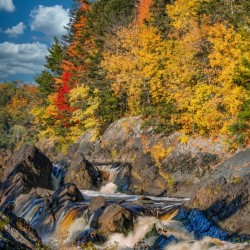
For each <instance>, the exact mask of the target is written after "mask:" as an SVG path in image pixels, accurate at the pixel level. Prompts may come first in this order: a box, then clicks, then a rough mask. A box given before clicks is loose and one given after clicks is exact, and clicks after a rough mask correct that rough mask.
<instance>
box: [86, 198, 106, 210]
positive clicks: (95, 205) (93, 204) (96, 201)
mask: <svg viewBox="0 0 250 250" xmlns="http://www.w3.org/2000/svg"><path fill="white" fill-rule="evenodd" d="M105 205H106V199H105V198H104V197H103V196H101V195H99V196H97V197H95V198H93V199H91V200H90V203H89V206H88V213H89V214H92V213H94V212H95V211H96V210H97V209H99V208H103V207H104V206H105Z"/></svg>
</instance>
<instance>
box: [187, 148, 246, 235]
mask: <svg viewBox="0 0 250 250" xmlns="http://www.w3.org/2000/svg"><path fill="white" fill-rule="evenodd" d="M186 207H187V208H188V209H192V208H196V209H199V210H202V211H204V212H205V214H206V216H207V217H208V218H210V219H211V220H212V221H213V222H214V223H216V224H217V225H219V226H220V227H221V228H223V229H224V230H226V231H229V232H237V234H246V235H250V217H249V214H250V149H246V150H244V151H241V152H239V153H236V154H235V155H234V156H232V157H231V158H229V159H227V160H226V161H225V162H224V163H223V164H221V165H219V166H218V167H217V168H216V169H215V170H214V171H213V172H212V173H211V174H210V175H209V176H207V177H206V176H205V177H204V178H203V180H202V185H200V187H199V189H198V190H197V191H196V193H195V194H194V195H193V197H192V199H191V200H190V202H188V203H187V204H186Z"/></svg>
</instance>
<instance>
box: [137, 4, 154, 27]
mask: <svg viewBox="0 0 250 250" xmlns="http://www.w3.org/2000/svg"><path fill="white" fill-rule="evenodd" d="M152 3H153V0H140V3H139V4H138V7H137V8H138V17H137V20H138V23H139V24H142V23H143V22H144V20H147V19H148V18H149V17H150V6H151V4H152Z"/></svg>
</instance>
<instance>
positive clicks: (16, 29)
mask: <svg viewBox="0 0 250 250" xmlns="http://www.w3.org/2000/svg"><path fill="white" fill-rule="evenodd" d="M25 28H26V26H25V25H24V24H23V22H20V23H19V24H17V25H16V26H13V27H12V28H8V29H7V30H5V31H4V33H6V34H8V35H9V36H11V37H17V36H19V35H22V34H23V31H24V29H25Z"/></svg>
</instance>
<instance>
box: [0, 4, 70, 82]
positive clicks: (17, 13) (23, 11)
mask: <svg viewBox="0 0 250 250" xmlns="http://www.w3.org/2000/svg"><path fill="white" fill-rule="evenodd" d="M72 4H73V1H72V0H0V83H1V82H5V81H13V80H21V81H23V82H26V83H33V82H34V77H35V76H36V75H38V74H39V73H40V72H41V71H42V70H43V69H44V67H43V64H44V62H45V56H46V55H47V54H48V48H49V47H50V46H51V44H52V42H53V37H54V36H57V37H59V38H60V37H61V36H62V35H63V34H65V33H66V30H65V29H64V26H66V25H67V23H68V22H69V9H70V7H71V5H72Z"/></svg>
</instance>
